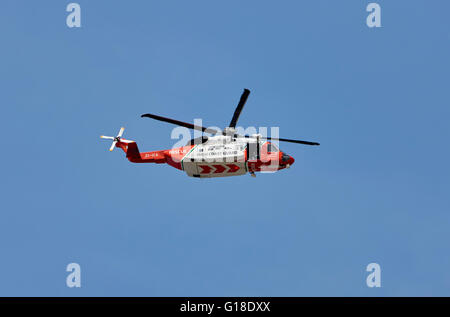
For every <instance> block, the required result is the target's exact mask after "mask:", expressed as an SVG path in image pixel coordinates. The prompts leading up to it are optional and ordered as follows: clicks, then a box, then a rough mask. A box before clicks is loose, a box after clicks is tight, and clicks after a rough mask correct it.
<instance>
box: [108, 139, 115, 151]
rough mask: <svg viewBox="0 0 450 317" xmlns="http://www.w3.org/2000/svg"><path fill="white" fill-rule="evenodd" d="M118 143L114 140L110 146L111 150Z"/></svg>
mask: <svg viewBox="0 0 450 317" xmlns="http://www.w3.org/2000/svg"><path fill="white" fill-rule="evenodd" d="M116 143H117V141H114V142H113V143H112V144H111V147H110V148H109V150H110V151H112V150H114V147H115V146H116Z"/></svg>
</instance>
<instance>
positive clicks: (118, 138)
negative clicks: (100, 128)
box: [100, 127, 125, 151]
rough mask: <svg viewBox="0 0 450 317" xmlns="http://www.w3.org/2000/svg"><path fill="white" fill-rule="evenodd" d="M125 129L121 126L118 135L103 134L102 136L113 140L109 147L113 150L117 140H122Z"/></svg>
mask: <svg viewBox="0 0 450 317" xmlns="http://www.w3.org/2000/svg"><path fill="white" fill-rule="evenodd" d="M123 131H125V128H124V127H122V128H120V130H119V134H117V136H116V137H112V136H105V135H101V136H100V138H102V139H107V140H113V143H112V144H111V147H110V148H109V150H110V151H112V150H114V148H115V147H116V144H117V142H120V141H121V138H122V135H123Z"/></svg>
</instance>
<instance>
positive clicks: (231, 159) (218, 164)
mask: <svg viewBox="0 0 450 317" xmlns="http://www.w3.org/2000/svg"><path fill="white" fill-rule="evenodd" d="M193 141H194V142H193V144H188V145H186V146H182V147H175V148H172V149H170V150H161V151H152V152H143V153H140V152H139V150H138V148H137V145H136V143H135V142H134V141H128V140H123V141H119V142H117V144H116V146H117V147H120V148H122V150H123V151H124V152H125V153H126V154H127V158H128V159H129V160H130V161H131V162H133V163H159V164H162V163H165V164H168V165H170V166H172V167H175V168H177V169H179V170H182V171H185V172H186V174H187V175H188V176H191V177H199V178H211V177H226V176H238V175H244V174H246V173H250V174H252V175H254V173H255V172H276V171H278V170H281V169H285V168H288V167H290V166H291V165H292V164H293V163H294V158H293V157H291V156H289V155H287V154H286V153H284V152H282V151H280V150H279V149H278V148H277V147H276V146H275V145H273V144H272V143H270V142H267V141H261V140H259V138H258V137H255V138H235V137H232V136H214V137H210V138H204V139H203V140H202V141H201V142H198V143H197V142H195V141H196V140H193Z"/></svg>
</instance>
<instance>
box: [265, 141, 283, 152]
mask: <svg viewBox="0 0 450 317" xmlns="http://www.w3.org/2000/svg"><path fill="white" fill-rule="evenodd" d="M279 151H280V150H279V149H278V148H277V146H276V145H274V144H272V143H267V153H271V152H279Z"/></svg>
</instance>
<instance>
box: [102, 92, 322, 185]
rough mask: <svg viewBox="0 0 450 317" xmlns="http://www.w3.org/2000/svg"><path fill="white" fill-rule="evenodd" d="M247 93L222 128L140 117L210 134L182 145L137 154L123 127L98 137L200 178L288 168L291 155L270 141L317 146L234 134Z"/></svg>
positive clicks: (133, 157) (137, 158)
mask: <svg viewBox="0 0 450 317" xmlns="http://www.w3.org/2000/svg"><path fill="white" fill-rule="evenodd" d="M249 95H250V90H248V89H244V92H243V93H242V96H241V99H240V100H239V103H238V105H237V107H236V110H235V111H234V114H233V117H232V119H231V122H230V124H229V126H228V127H227V128H225V129H224V131H219V130H216V129H213V128H205V127H203V126H199V125H194V124H191V123H186V122H182V121H178V120H174V119H170V118H165V117H161V116H157V115H154V114H150V113H147V114H143V115H142V116H141V117H147V118H151V119H155V120H159V121H164V122H168V123H172V124H175V125H178V126H182V127H186V128H189V129H193V130H198V131H202V132H203V133H208V134H212V135H213V136H206V135H203V136H201V137H199V138H194V139H192V140H191V141H190V142H188V144H186V145H185V146H182V147H178V148H173V149H170V150H161V151H152V152H143V153H141V152H139V149H138V146H137V144H136V142H135V141H131V140H126V139H123V138H122V135H123V132H124V130H125V128H123V127H122V128H120V131H119V133H118V135H117V136H116V137H111V136H104V135H102V136H101V138H102V139H109V140H112V141H113V142H112V145H111V148H110V149H109V150H110V151H112V150H114V148H115V147H118V148H121V149H122V150H123V151H124V152H125V154H126V157H127V158H128V160H129V161H130V162H133V163H157V164H161V163H166V164H169V165H170V166H173V167H175V168H177V169H179V170H182V171H185V172H186V173H187V175H188V176H191V177H200V178H209V177H225V176H238V175H243V174H246V173H250V175H251V176H253V177H254V176H255V172H265V171H266V172H267V171H272V172H275V171H278V170H282V169H285V168H289V167H290V166H291V165H292V164H293V163H294V158H293V157H292V156H289V155H288V154H286V153H285V152H282V151H280V150H279V149H278V147H277V146H276V145H275V144H273V143H272V142H270V141H275V142H277V141H282V142H291V143H298V144H306V145H319V143H317V142H309V141H301V140H291V139H282V138H272V137H266V136H262V135H261V134H253V135H239V134H237V133H236V124H237V121H238V119H239V116H240V114H241V111H242V109H243V108H244V105H245V103H246V101H247V98H248V96H249Z"/></svg>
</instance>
